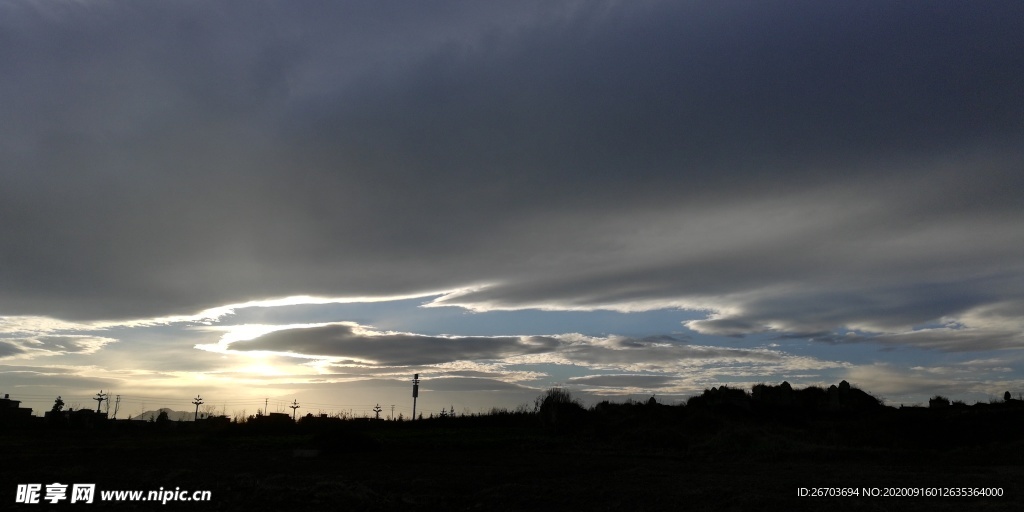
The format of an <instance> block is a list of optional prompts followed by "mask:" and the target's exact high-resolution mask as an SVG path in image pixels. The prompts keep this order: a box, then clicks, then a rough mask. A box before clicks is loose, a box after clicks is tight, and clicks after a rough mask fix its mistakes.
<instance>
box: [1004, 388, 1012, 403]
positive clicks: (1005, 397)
mask: <svg viewBox="0 0 1024 512" xmlns="http://www.w3.org/2000/svg"><path fill="white" fill-rule="evenodd" d="M1012 399H1013V395H1011V394H1010V392H1009V391H1007V392H1006V393H1003V401H1004V402H1009V401H1010V400H1012Z"/></svg>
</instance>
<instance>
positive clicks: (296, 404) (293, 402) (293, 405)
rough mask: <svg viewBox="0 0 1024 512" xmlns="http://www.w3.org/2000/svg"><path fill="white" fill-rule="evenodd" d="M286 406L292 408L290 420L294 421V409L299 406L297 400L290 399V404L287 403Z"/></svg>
mask: <svg viewBox="0 0 1024 512" xmlns="http://www.w3.org/2000/svg"><path fill="white" fill-rule="evenodd" d="M288 407H291V408H292V421H295V411H296V410H297V409H298V408H299V401H298V400H292V404H291V405H289V406H288Z"/></svg>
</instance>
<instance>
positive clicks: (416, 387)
mask: <svg viewBox="0 0 1024 512" xmlns="http://www.w3.org/2000/svg"><path fill="white" fill-rule="evenodd" d="M419 396H420V374H418V373H417V374H415V375H413V376H412V419H413V420H415V419H416V399H417V398H419Z"/></svg>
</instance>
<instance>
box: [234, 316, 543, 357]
mask: <svg viewBox="0 0 1024 512" xmlns="http://www.w3.org/2000/svg"><path fill="white" fill-rule="evenodd" d="M558 345H559V342H558V340H555V339H553V338H546V337H541V336H532V337H523V338H520V337H469V336H466V337H437V336H419V335H416V334H407V333H395V334H379V333H366V332H365V331H363V330H362V329H358V328H356V327H355V326H352V325H347V324H346V325H341V324H333V325H324V326H318V327H309V328H302V329H286V330H280V331H275V332H272V333H270V334H266V335H263V336H261V337H259V338H256V339H254V340H251V341H239V342H234V343H232V344H230V345H229V348H230V349H231V350H241V351H253V350H263V351H273V352H290V353H294V354H299V355H308V356H319V357H330V358H344V359H350V360H352V362H361V363H363V364H365V363H366V362H370V363H373V364H379V365H385V366H386V365H429V364H440V363H447V362H452V361H463V360H481V359H504V358H507V357H511V356H518V355H524V354H542V353H547V352H551V351H553V350H555V349H556V348H557V347H558Z"/></svg>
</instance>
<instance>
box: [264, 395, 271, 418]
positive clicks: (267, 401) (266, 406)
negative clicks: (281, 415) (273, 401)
mask: <svg viewBox="0 0 1024 512" xmlns="http://www.w3.org/2000/svg"><path fill="white" fill-rule="evenodd" d="M269 407H270V398H269V397H268V398H267V399H265V400H263V415H264V416H267V415H269V414H270V409H269Z"/></svg>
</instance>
